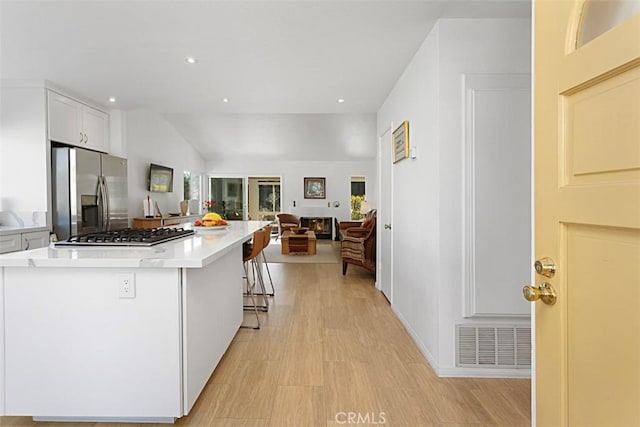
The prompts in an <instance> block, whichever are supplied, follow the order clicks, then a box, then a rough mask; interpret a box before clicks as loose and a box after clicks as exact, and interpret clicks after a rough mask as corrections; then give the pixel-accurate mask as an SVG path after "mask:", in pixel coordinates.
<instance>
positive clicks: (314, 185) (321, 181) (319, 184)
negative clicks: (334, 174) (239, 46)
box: [304, 178, 326, 199]
mask: <svg viewBox="0 0 640 427" xmlns="http://www.w3.org/2000/svg"><path fill="white" fill-rule="evenodd" d="M325 197H326V187H325V178H305V179H304V198H305V199H324V198H325Z"/></svg>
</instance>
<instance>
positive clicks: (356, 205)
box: [351, 176, 367, 220]
mask: <svg viewBox="0 0 640 427" xmlns="http://www.w3.org/2000/svg"><path fill="white" fill-rule="evenodd" d="M366 198H367V197H366V180H365V177H364V176H352V177H351V219H353V220H359V219H362V218H363V217H364V213H363V212H361V210H362V202H364V201H365V200H366Z"/></svg>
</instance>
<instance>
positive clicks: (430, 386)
mask: <svg viewBox="0 0 640 427" xmlns="http://www.w3.org/2000/svg"><path fill="white" fill-rule="evenodd" d="M271 273H272V275H273V278H274V282H275V283H276V296H275V298H273V299H272V307H271V310H270V311H269V313H264V314H261V317H262V319H263V327H262V329H260V330H247V329H241V330H240V331H239V332H238V334H237V335H236V337H235V338H234V340H233V343H232V344H231V346H230V348H229V350H228V351H227V353H226V354H225V356H224V358H223V359H222V361H221V362H220V364H219V365H218V368H217V369H216V370H215V372H214V374H213V375H212V377H211V379H210V380H209V383H208V384H207V386H206V387H205V389H204V391H203V393H202V394H201V396H200V398H199V399H198V402H197V403H196V405H195V407H194V408H193V410H192V411H191V413H190V414H189V416H187V417H184V418H181V419H179V420H178V421H177V422H176V425H178V426H243V427H258V426H275V427H280V426H295V427H305V426H327V427H335V426H346V425H385V426H411V427H419V426H432V425H433V426H454V425H456V426H461V425H465V426H479V425H502V426H517V425H521V426H528V425H530V424H531V412H530V381H529V380H506V379H457V378H456V379H453V378H438V377H437V376H436V375H435V374H434V372H433V370H432V369H431V368H430V366H429V365H428V364H427V362H426V360H425V359H424V357H423V356H422V354H421V353H420V352H419V350H418V349H417V347H416V346H415V344H414V343H413V341H412V339H411V338H410V337H409V335H408V334H407V332H406V331H405V330H404V328H403V326H402V325H401V323H400V322H399V321H398V319H397V318H396V317H395V315H394V314H393V312H392V311H391V309H390V307H389V304H388V302H387V301H386V299H385V298H384V297H383V295H382V294H381V293H380V292H379V291H377V290H376V289H375V288H374V286H373V276H371V275H370V274H369V273H367V272H366V271H364V270H361V269H359V268H357V267H353V266H350V267H349V271H348V272H347V275H346V277H345V276H342V274H341V265H340V264H271ZM245 320H246V323H247V324H249V323H250V322H253V321H255V317H253V318H252V317H251V316H250V315H249V314H248V313H247V314H246V315H245ZM132 386H134V385H133V384H132ZM349 413H353V414H349ZM349 416H351V417H352V418H351V421H352V423H349V421H350V420H349ZM358 416H359V417H360V418H358ZM358 421H359V424H356V423H357V422H358ZM34 424H35V425H38V426H45V425H49V424H45V423H33V422H32V421H31V419H30V418H25V417H0V426H2V427H6V426H12V427H14V426H32V425H34ZM50 425H52V426H57V427H63V426H70V425H75V426H83V427H87V426H89V425H91V424H86V423H85V424H63V423H55V424H50ZM104 425H105V426H109V427H111V426H114V424H104ZM140 426H149V424H141V425H140Z"/></svg>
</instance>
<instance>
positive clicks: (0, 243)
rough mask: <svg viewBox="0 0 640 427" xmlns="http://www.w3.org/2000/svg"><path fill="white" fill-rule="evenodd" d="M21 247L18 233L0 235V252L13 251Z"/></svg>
mask: <svg viewBox="0 0 640 427" xmlns="http://www.w3.org/2000/svg"><path fill="white" fill-rule="evenodd" d="M20 249H21V244H20V234H10V235H8V236H0V254H6V253H8V252H15V251H19V250H20Z"/></svg>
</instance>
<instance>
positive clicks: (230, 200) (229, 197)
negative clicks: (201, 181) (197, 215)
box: [208, 177, 244, 220]
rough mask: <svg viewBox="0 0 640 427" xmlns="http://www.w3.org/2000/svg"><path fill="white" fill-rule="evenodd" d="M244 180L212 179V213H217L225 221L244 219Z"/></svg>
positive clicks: (210, 180)
mask: <svg viewBox="0 0 640 427" xmlns="http://www.w3.org/2000/svg"><path fill="white" fill-rule="evenodd" d="M243 181H244V180H243V179H242V178H213V177H212V178H210V179H209V200H208V201H209V205H210V206H209V207H208V210H209V211H210V212H217V213H219V214H220V216H222V217H223V218H225V219H230V220H234V219H238V220H241V219H243V218H244V204H243V200H244V185H243Z"/></svg>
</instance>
